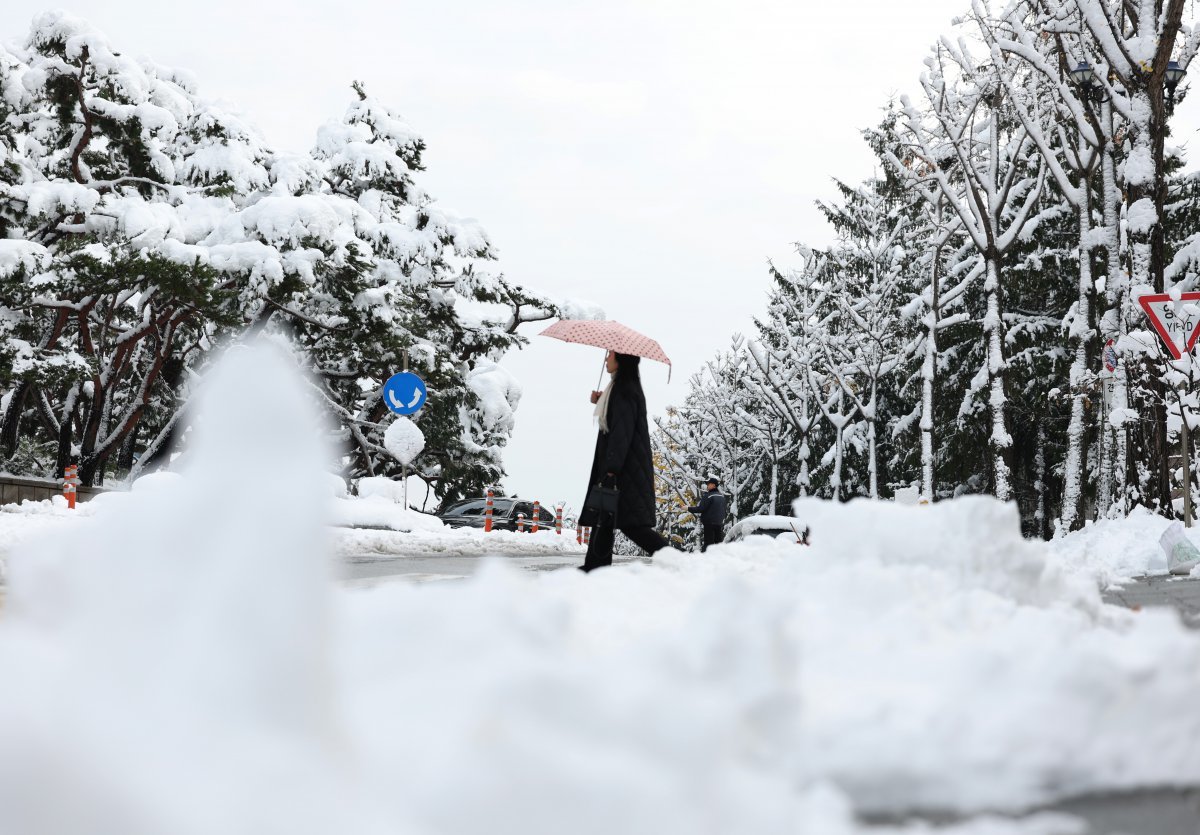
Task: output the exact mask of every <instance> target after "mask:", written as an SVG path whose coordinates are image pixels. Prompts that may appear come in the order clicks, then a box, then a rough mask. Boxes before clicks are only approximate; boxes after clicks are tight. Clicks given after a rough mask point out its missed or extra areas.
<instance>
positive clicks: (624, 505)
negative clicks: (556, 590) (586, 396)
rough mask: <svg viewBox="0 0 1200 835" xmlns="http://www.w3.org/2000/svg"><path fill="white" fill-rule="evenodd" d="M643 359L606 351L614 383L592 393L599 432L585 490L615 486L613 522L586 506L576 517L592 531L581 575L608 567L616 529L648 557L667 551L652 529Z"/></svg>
mask: <svg viewBox="0 0 1200 835" xmlns="http://www.w3.org/2000/svg"><path fill="white" fill-rule="evenodd" d="M641 361H642V358H641V357H638V356H634V355H632V354H618V353H615V352H613V351H609V352H608V357H607V358H606V360H605V362H606V366H607V368H608V373H609V374H611V375H612V379H611V380H610V381H609V384H608V387H607V388H605V389H604V391H603V392H592V402H593V403H595V404H596V417H597V418H598V419H599V422H600V432H599V434H598V435H597V437H596V454H595V456H594V457H593V459H592V472H591V476H590V477H589V478H588V489H589V490H590V489H591V488H592V487H593V486H594V485H597V484H599V485H602V486H604V487H616V488H617V491H618V501H617V513H616V519H614V518H613V516H612V514H610V513H606V514H601V513H600V512H599V511H598V510H597V509H596V508H589V507H586V506H585V507H584V509H583V513H581V514H580V516H579V523H580V524H581V525H586V526H589V527H591V528H592V538H591V541H590V542H589V543H588V551H587V557H586V559H585V560H584V563H583V565H581V566H580V568H581V569H582V570H583V571H591V570H592V569H595V568H601V567H603V566H606V565H612V552H613V538H614V537H615V536H616V530H617V529H620V531H621V533H623V534H625V536H627V537H629V538H630V539H631V540H632V541H633V542H634V544H636V545H637V546H638V547H640V548H643V549H644V550H646V551H648V552H650V553H651V554H653V553H654V552H655V551H657V550H659V549H660V548H665V547H667V541H666V540H665V539H663V537H662V536H661V535H660V534H659V533H658V531H656V530H654V464H653V461H652V459H651V456H650V426H649V424H648V423H647V421H646V395H645V394H644V393H643V392H642V378H641V374H640V372H639V365H640V364H641Z"/></svg>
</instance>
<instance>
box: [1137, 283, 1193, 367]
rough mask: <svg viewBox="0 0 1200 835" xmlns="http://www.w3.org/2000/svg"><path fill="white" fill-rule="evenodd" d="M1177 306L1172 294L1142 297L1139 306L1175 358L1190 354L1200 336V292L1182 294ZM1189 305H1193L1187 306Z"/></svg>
mask: <svg viewBox="0 0 1200 835" xmlns="http://www.w3.org/2000/svg"><path fill="white" fill-rule="evenodd" d="M1179 301H1180V302H1181V304H1176V303H1175V300H1174V299H1173V298H1171V295H1170V294H1169V293H1155V294H1153V295H1149V296H1138V304H1140V305H1141V306H1142V310H1144V311H1146V315H1147V316H1148V317H1149V318H1150V324H1151V325H1153V326H1154V330H1155V331H1157V332H1158V335H1159V337H1160V338H1161V339H1162V341H1163V344H1164V345H1166V346H1167V350H1168V351H1170V352H1171V356H1172V357H1173V358H1175V359H1177V360H1178V359H1183V355H1184V354H1190V353H1191V352H1192V348H1193V347H1195V345H1196V337H1198V336H1200V304H1196V302H1200V293H1180V294H1179ZM1186 302H1193V303H1192V304H1187V303H1186Z"/></svg>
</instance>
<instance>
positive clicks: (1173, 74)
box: [1163, 61, 1187, 113]
mask: <svg viewBox="0 0 1200 835" xmlns="http://www.w3.org/2000/svg"><path fill="white" fill-rule="evenodd" d="M1186 72H1187V69H1185V68H1184V67H1181V66H1179V62H1178V61H1168V62H1167V70H1166V72H1164V73H1163V84H1164V85H1165V86H1166V88H1167V112H1168V113H1170V112H1171V111H1172V110H1174V109H1175V88H1176V87H1178V86H1179V82H1180V81H1183V76H1184V73H1186Z"/></svg>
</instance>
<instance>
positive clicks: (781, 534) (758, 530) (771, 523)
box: [725, 516, 809, 545]
mask: <svg viewBox="0 0 1200 835" xmlns="http://www.w3.org/2000/svg"><path fill="white" fill-rule="evenodd" d="M808 535H809V529H808V525H806V524H804V523H803V522H801V521H800V520H799V519H797V518H796V517H795V516H747V517H746V518H745V519H742V520H740V521H738V522H737V523H735V524H734V526H733V527H732V528H730V529H729V533H727V534H726V535H725V541H726V542H738V541H740V540H743V539H748V538H749V537H752V536H769V537H771V538H773V539H778V540H780V541H781V542H789V541H790V542H795V543H797V544H800V545H807V544H808Z"/></svg>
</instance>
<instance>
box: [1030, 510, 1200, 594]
mask: <svg viewBox="0 0 1200 835" xmlns="http://www.w3.org/2000/svg"><path fill="white" fill-rule="evenodd" d="M1170 524H1172V523H1171V521H1170V520H1168V519H1164V518H1163V517H1162V516H1158V515H1157V514H1154V513H1151V512H1150V511H1149V510H1146V509H1145V508H1142V507H1138V508H1134V509H1133V512H1131V513H1130V514H1129V515H1128V516H1127V517H1126V518H1124V519H1101V520H1099V521H1096V522H1089V523H1088V525H1087V526H1086V527H1084V528H1083V529H1082V530H1078V531H1074V532H1072V533H1069V534H1067V535H1066V536H1063V537H1061V538H1060V539H1056V540H1052V541H1051V542H1050V543H1049V544H1048V552H1049V556H1050V560H1051V561H1052V562H1054V563H1056V564H1057V565H1060V566H1062V567H1063V568H1064V569H1065V570H1067V571H1070V572H1074V573H1080V574H1083V575H1086V576H1090V577H1093V578H1094V579H1095V582H1096V583H1097V584H1099V585H1100V586H1101V587H1102V588H1103V587H1107V586H1109V585H1111V584H1113V583H1122V582H1124V581H1128V580H1129V579H1130V578H1132V577H1138V576H1142V575H1146V574H1166V573H1167V556H1166V554H1165V553H1164V552H1163V549H1162V547H1161V546H1160V545H1159V543H1158V540H1159V537H1161V536H1162V535H1163V531H1165V530H1166V529H1167V527H1168V526H1169V525H1170ZM1186 533H1187V536H1188V537H1189V538H1190V539H1191V540H1192V542H1194V543H1196V545H1198V546H1200V528H1191V529H1190V530H1187V531H1186Z"/></svg>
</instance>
